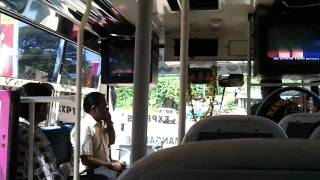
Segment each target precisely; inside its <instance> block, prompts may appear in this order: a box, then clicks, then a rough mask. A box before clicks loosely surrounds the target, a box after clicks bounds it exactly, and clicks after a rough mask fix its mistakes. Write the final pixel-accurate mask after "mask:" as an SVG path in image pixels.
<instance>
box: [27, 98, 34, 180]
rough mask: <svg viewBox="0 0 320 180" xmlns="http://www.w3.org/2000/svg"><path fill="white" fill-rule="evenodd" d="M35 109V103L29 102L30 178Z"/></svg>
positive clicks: (29, 172)
mask: <svg viewBox="0 0 320 180" xmlns="http://www.w3.org/2000/svg"><path fill="white" fill-rule="evenodd" d="M34 110H35V104H34V103H30V104H29V134H28V135H29V138H28V146H29V148H28V149H29V151H28V180H33V137H34V126H35V121H34Z"/></svg>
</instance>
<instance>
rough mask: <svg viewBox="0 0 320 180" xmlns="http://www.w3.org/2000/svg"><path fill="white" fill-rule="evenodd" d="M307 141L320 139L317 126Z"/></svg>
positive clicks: (319, 131)
mask: <svg viewBox="0 0 320 180" xmlns="http://www.w3.org/2000/svg"><path fill="white" fill-rule="evenodd" d="M309 139H317V140H319V139H320V126H318V127H317V128H316V129H315V130H314V131H313V132H312V134H311V135H310V137H309Z"/></svg>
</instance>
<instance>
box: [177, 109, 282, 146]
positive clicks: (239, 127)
mask: <svg viewBox="0 0 320 180" xmlns="http://www.w3.org/2000/svg"><path fill="white" fill-rule="evenodd" d="M238 138H287V136H286V134H285V133H284V131H283V130H282V129H281V128H280V127H279V126H278V125H277V124H276V123H274V122H273V121H272V120H269V119H267V118H264V117H259V116H244V115H223V116H211V117H208V118H206V119H204V120H201V121H199V122H197V123H195V124H194V125H193V126H192V127H191V128H190V129H189V131H188V132H187V133H186V135H185V136H184V138H183V140H182V143H188V142H193V141H201V140H215V139H238Z"/></svg>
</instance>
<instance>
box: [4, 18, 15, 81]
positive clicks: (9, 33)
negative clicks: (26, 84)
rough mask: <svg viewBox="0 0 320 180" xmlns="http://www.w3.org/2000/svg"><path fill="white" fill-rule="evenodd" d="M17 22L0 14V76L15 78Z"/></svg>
mask: <svg viewBox="0 0 320 180" xmlns="http://www.w3.org/2000/svg"><path fill="white" fill-rule="evenodd" d="M16 23H17V21H16V20H14V19H13V18H11V17H8V16H6V15H4V14H0V76H5V77H17V73H18V69H17V67H18V66H17V65H18V61H17V54H18V27H17V24H16Z"/></svg>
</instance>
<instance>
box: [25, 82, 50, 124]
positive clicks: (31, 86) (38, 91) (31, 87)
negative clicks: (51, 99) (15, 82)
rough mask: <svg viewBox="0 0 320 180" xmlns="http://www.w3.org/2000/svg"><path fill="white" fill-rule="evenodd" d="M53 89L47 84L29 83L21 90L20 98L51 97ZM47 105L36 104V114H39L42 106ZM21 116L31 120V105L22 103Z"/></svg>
mask: <svg viewBox="0 0 320 180" xmlns="http://www.w3.org/2000/svg"><path fill="white" fill-rule="evenodd" d="M52 90H53V87H52V85H50V84H47V83H43V84H40V83H27V84H24V85H23V86H21V88H20V89H19V92H20V96H22V97H23V96H51V94H52ZM43 104H46V103H36V105H35V113H38V112H39V108H40V106H41V105H43ZM19 116H20V117H23V118H24V119H29V104H28V103H20V108H19Z"/></svg>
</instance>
